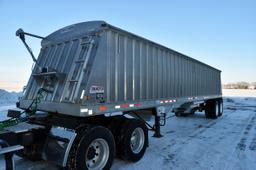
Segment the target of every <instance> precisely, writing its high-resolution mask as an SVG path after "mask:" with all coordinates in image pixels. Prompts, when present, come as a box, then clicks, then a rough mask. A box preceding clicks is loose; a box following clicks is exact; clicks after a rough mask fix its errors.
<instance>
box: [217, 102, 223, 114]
mask: <svg viewBox="0 0 256 170" xmlns="http://www.w3.org/2000/svg"><path fill="white" fill-rule="evenodd" d="M222 114H223V100H222V99H220V100H219V101H218V116H222Z"/></svg>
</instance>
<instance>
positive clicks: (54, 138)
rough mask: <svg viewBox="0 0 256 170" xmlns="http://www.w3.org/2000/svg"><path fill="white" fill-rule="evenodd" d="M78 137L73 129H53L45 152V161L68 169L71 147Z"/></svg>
mask: <svg viewBox="0 0 256 170" xmlns="http://www.w3.org/2000/svg"><path fill="white" fill-rule="evenodd" d="M76 136H77V133H76V132H75V131H74V130H72V129H67V128H63V127H52V128H51V130H50V132H49V134H48V137H47V140H46V143H45V147H44V151H43V159H44V160H47V161H50V162H53V163H55V164H57V165H60V166H62V167H66V164H67V160H68V155H69V152H70V149H71V146H72V144H73V142H74V140H75V138H76Z"/></svg>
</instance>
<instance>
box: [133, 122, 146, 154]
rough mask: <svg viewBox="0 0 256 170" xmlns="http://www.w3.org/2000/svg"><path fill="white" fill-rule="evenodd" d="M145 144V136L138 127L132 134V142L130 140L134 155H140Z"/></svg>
mask: <svg viewBox="0 0 256 170" xmlns="http://www.w3.org/2000/svg"><path fill="white" fill-rule="evenodd" d="M144 142H145V135H144V131H143V129H142V128H140V127H138V128H136V129H134V131H133V132H132V136H131V140H130V147H131V150H132V152H133V153H135V154H137V153H139V152H140V151H141V150H142V148H143V146H144Z"/></svg>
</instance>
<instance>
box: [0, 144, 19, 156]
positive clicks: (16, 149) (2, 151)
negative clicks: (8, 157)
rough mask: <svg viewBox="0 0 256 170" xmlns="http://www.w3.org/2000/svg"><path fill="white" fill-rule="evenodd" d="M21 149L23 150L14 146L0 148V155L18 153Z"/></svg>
mask: <svg viewBox="0 0 256 170" xmlns="http://www.w3.org/2000/svg"><path fill="white" fill-rule="evenodd" d="M22 149H24V147H23V146H21V145H14V146H9V147H5V148H1V149H0V155H2V154H6V153H10V152H14V151H18V150H22Z"/></svg>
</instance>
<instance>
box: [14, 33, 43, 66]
mask: <svg viewBox="0 0 256 170" xmlns="http://www.w3.org/2000/svg"><path fill="white" fill-rule="evenodd" d="M25 35H28V36H31V37H35V38H39V39H44V37H41V36H38V35H35V34H30V33H27V32H24V31H23V30H22V29H21V28H20V29H18V30H17V31H16V36H18V37H20V39H21V41H22V42H23V44H24V45H25V47H26V48H27V50H28V52H29V54H30V55H31V57H32V59H33V61H34V62H35V63H37V60H36V58H35V56H34V54H33V52H32V49H31V48H30V47H29V46H28V44H27V43H26V40H25Z"/></svg>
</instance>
